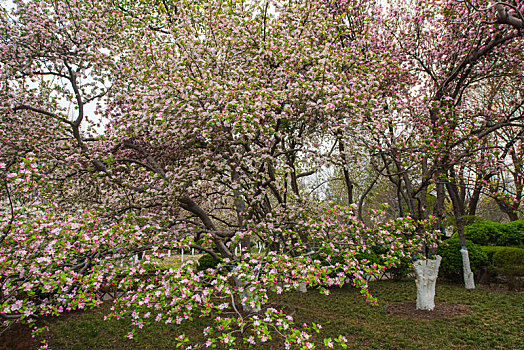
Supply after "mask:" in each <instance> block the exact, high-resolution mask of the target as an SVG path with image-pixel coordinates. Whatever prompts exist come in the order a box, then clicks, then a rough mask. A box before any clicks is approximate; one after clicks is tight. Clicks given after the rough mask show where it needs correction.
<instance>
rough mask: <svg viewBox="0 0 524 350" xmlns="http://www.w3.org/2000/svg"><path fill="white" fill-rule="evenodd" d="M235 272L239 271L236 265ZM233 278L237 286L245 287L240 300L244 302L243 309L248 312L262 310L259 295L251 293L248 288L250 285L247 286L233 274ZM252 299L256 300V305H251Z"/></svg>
mask: <svg viewBox="0 0 524 350" xmlns="http://www.w3.org/2000/svg"><path fill="white" fill-rule="evenodd" d="M233 271H234V272H237V268H236V267H235V268H234V269H233ZM233 279H234V280H235V285H236V287H237V288H241V287H244V290H243V291H242V293H240V300H241V303H242V309H243V310H244V311H246V312H259V311H260V310H262V308H261V307H260V304H259V303H257V299H258V298H257V297H256V296H255V297H253V296H252V295H251V293H250V292H249V290H248V286H246V285H245V284H244V283H242V281H241V280H239V279H238V278H237V277H236V276H233ZM251 301H254V302H255V306H252V305H251Z"/></svg>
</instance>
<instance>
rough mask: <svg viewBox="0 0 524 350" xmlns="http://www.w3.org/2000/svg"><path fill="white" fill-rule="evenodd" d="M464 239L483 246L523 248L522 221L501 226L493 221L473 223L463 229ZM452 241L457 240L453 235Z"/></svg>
mask: <svg viewBox="0 0 524 350" xmlns="http://www.w3.org/2000/svg"><path fill="white" fill-rule="evenodd" d="M464 233H465V235H466V239H468V240H470V241H472V242H473V243H476V244H480V245H483V246H488V245H492V246H505V247H518V246H524V220H518V221H512V222H508V223H505V224H501V223H498V222H493V221H481V222H475V223H473V224H471V225H468V226H466V227H465V228H464ZM451 238H452V239H458V234H457V233H454V234H453V236H452V237H451Z"/></svg>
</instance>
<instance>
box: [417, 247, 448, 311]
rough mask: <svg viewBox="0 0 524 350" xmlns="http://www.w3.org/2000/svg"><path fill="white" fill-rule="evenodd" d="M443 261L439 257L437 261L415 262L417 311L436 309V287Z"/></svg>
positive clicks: (438, 256)
mask: <svg viewBox="0 0 524 350" xmlns="http://www.w3.org/2000/svg"><path fill="white" fill-rule="evenodd" d="M441 261H442V258H441V257H440V255H437V256H436V259H424V260H418V261H416V262H415V275H416V277H417V279H416V280H415V283H416V285H417V310H428V311H431V310H433V309H434V308H435V286H436V284H437V277H438V269H439V267H440V262H441Z"/></svg>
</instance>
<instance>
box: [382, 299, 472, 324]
mask: <svg viewBox="0 0 524 350" xmlns="http://www.w3.org/2000/svg"><path fill="white" fill-rule="evenodd" d="M416 307H417V303H416V301H403V302H397V303H388V304H387V306H386V310H387V312H388V313H389V314H392V315H395V316H398V317H402V318H409V319H416V320H424V321H431V320H438V319H441V318H454V317H464V316H466V315H470V314H472V313H473V310H472V309H471V307H469V306H468V305H462V304H448V303H437V304H435V309H433V311H426V310H417V309H416Z"/></svg>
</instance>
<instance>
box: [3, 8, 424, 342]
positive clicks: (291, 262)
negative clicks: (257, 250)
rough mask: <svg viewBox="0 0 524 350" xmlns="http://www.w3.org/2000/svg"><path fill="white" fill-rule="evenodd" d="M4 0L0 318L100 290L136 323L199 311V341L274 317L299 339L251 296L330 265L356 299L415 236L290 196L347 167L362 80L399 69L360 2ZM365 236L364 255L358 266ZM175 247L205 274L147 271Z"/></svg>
mask: <svg viewBox="0 0 524 350" xmlns="http://www.w3.org/2000/svg"><path fill="white" fill-rule="evenodd" d="M14 4H15V7H14V9H13V10H12V11H7V10H3V11H2V28H1V30H2V39H1V41H0V44H1V45H2V50H0V51H1V53H0V55H2V60H1V62H2V66H1V68H2V69H1V72H0V73H1V76H2V79H1V81H2V84H3V85H2V92H1V94H2V117H3V119H2V120H3V122H4V124H6V128H5V130H6V133H5V136H3V137H4V139H5V140H6V145H5V146H3V147H5V148H4V149H5V150H6V151H5V153H2V155H1V157H2V159H1V171H2V178H1V179H2V181H3V187H2V196H3V199H5V203H6V207H7V210H6V215H5V216H3V217H4V218H5V219H4V220H3V221H2V226H1V229H2V241H3V246H2V249H3V253H5V254H3V255H4V256H5V257H7V258H5V259H4V260H3V261H2V264H3V265H2V280H1V283H2V284H1V288H2V296H1V298H2V299H1V302H2V304H1V313H0V315H1V317H2V318H3V319H4V320H6V323H5V324H6V325H7V324H9V322H10V321H11V320H13V319H19V320H26V321H27V320H31V319H34V317H35V316H38V315H59V314H61V313H63V312H65V311H69V310H73V309H81V308H85V307H89V306H93V305H97V304H99V302H100V301H99V300H98V299H97V298H98V296H99V295H98V294H99V292H100V291H101V290H103V289H104V288H107V286H109V285H112V286H114V289H115V290H117V291H120V292H125V293H124V295H123V296H121V297H120V298H119V299H118V302H117V304H116V305H115V309H114V311H113V312H112V313H111V315H109V316H110V317H117V318H118V317H122V316H123V315H128V314H129V312H131V317H132V321H133V324H135V325H136V326H138V327H140V328H141V327H143V326H144V325H146V324H148V323H149V322H151V321H152V320H154V321H156V322H165V323H171V322H174V323H181V322H184V321H186V320H190V319H192V317H194V316H197V315H198V316H206V315H207V316H208V315H211V314H213V315H215V316H217V317H216V318H215V319H214V321H213V322H214V324H213V327H212V328H209V329H206V331H205V335H206V336H207V337H208V343H209V345H211V344H213V343H217V342H220V343H223V344H225V345H227V346H235V345H234V344H236V343H237V342H238V341H242V340H243V338H244V337H245V338H246V339H244V340H245V341H247V342H249V343H256V342H264V341H267V340H268V331H269V330H270V329H274V330H276V331H277V332H278V333H279V334H281V335H282V336H283V337H284V338H285V340H286V347H291V346H294V345H298V346H304V345H307V338H308V334H307V332H308V331H311V330H312V329H297V328H296V327H295V326H293V323H292V318H291V317H287V316H286V315H284V314H283V313H282V312H281V311H278V310H275V309H272V308H267V307H264V308H263V306H264V304H265V303H266V302H267V299H268V296H267V291H268V290H269V289H271V288H276V290H277V292H280V291H282V290H289V289H292V288H295V287H297V286H299V285H300V283H304V284H306V285H309V286H315V287H319V288H320V289H321V290H322V291H325V292H328V290H326V289H325V288H324V287H325V286H329V285H333V284H342V283H344V282H345V280H346V279H347V278H349V279H350V281H351V282H352V283H353V284H354V285H356V286H358V287H359V288H360V289H361V291H362V293H363V294H364V295H365V296H366V297H367V298H368V300H369V301H372V302H374V301H375V299H374V298H373V297H371V295H370V294H369V291H368V289H367V278H369V277H370V276H377V275H378V274H380V273H382V272H383V271H384V269H385V268H386V267H389V266H392V265H394V264H395V263H397V262H398V261H399V258H400V257H401V256H403V255H404V254H407V253H408V252H413V251H415V250H417V249H418V248H419V245H420V244H419V242H418V239H420V238H421V236H420V235H415V236H413V235H412V234H411V233H412V231H413V230H414V227H419V231H420V232H419V233H422V230H420V228H421V227H422V226H423V225H426V224H427V221H426V220H424V219H422V220H420V222H417V220H415V221H413V220H411V219H409V218H405V219H399V220H394V221H391V222H376V225H375V227H372V228H369V227H365V226H364V225H363V224H362V223H361V222H360V221H359V220H358V219H357V218H356V215H355V213H354V212H353V210H352V209H351V208H347V207H331V206H329V205H324V204H322V203H320V204H319V203H318V202H315V201H313V200H311V197H310V196H309V195H308V181H306V179H307V177H308V176H310V175H312V174H314V173H315V172H316V171H317V170H318V169H321V168H322V167H325V166H328V165H330V164H339V163H340V161H341V160H342V161H347V159H348V158H347V157H346V154H347V152H348V150H347V145H348V143H347V142H345V138H347V133H348V132H350V131H352V130H357V129H358V128H359V127H360V125H361V124H362V123H365V122H367V121H369V119H370V117H371V116H372V115H373V114H374V113H375V112H377V111H378V110H381V108H382V107H381V105H380V103H379V102H380V101H381V98H382V89H381V86H380V84H378V83H377V81H378V80H377V77H378V76H379V74H380V78H381V79H385V77H386V76H399V75H401V73H402V71H401V70H399V69H398V68H399V67H398V59H397V58H390V55H389V54H388V53H387V51H386V50H385V49H386V47H387V46H384V45H385V43H386V42H387V41H386V40H385V39H383V40H379V41H376V40H374V39H375V38H377V37H379V36H380V34H381V33H382V30H381V29H380V28H381V27H380V25H381V23H382V22H381V19H380V15H381V10H380V8H378V7H375V6H367V5H368V4H367V3H366V2H364V3H363V4H352V5H351V6H350V5H348V4H344V3H340V4H338V3H331V2H320V3H311V4H310V3H303V2H295V1H289V2H287V1H283V2H274V3H273V2H264V3H261V4H255V3H245V2H243V1H209V2H206V1H197V2H195V1H172V2H167V1H99V2H96V3H87V2H84V1H63V2H62V1H15V2H14ZM364 4H366V7H365V9H366V10H365V11H362V10H361V8H360V7H359V6H360V5H364ZM369 19H371V21H370V20H369ZM354 23H357V24H358V26H357V27H355V26H354ZM102 129H104V131H103V132H101V131H100V130H102ZM345 135H346V136H345ZM337 149H338V153H337V152H334V150H337ZM337 162H338V163H337ZM406 236H407V237H408V238H406ZM251 239H257V240H260V241H263V242H265V243H266V247H267V251H266V253H265V255H263V256H256V255H253V254H251V253H250V251H249V249H248V247H249V242H250V240H251ZM376 246H380V247H381V249H382V256H381V258H382V260H381V262H380V263H372V262H370V261H367V260H365V259H359V253H367V252H370V251H371V249H372V248H373V247H376ZM235 247H241V248H243V249H241V254H237V253H236V252H235ZM187 248H194V249H197V250H199V251H201V252H203V253H206V254H209V255H211V256H212V257H213V258H214V259H215V260H217V261H218V262H219V265H218V268H216V269H211V270H205V271H198V270H197V269H196V267H195V266H194V264H193V263H192V262H188V263H186V264H184V265H183V266H181V267H180V268H176V269H169V268H168V269H165V268H162V266H159V262H161V260H162V257H163V250H165V249H187ZM145 251H148V252H149V253H148V254H147V255H145V256H144V257H143V260H141V261H134V262H132V263H133V266H127V265H128V264H129V261H127V260H126V259H129V258H130V257H132V256H134V255H135V254H137V253H143V252H145ZM312 251H315V252H316V253H318V254H319V255H320V256H321V257H322V258H323V259H324V260H325V261H324V262H321V261H320V260H318V259H312V258H311V256H310V254H311V252H312ZM335 254H336V255H339V256H341V257H342V258H343V261H344V263H335V262H332V263H330V257H331V256H332V255H335ZM326 261H327V265H328V266H325V265H326ZM276 282H281V283H283V284H282V285H278V286H277V287H275V283H276ZM237 305H238V306H241V308H243V310H242V309H239V307H237ZM151 310H156V311H155V313H154V314H152V311H151ZM257 312H258V313H257ZM260 314H261V315H260ZM247 329H249V330H250V332H251V333H252V334H253V335H252V336H249V337H248V336H247V334H251V333H248V332H247V331H246V330H247ZM237 334H240V336H238V335H237ZM129 336H130V337H132V336H133V334H132V333H130V335H129ZM180 340H181V343H184V342H185V340H186V339H185V338H184V336H183V335H182V336H181V338H180ZM339 342H342V338H339Z"/></svg>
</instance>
